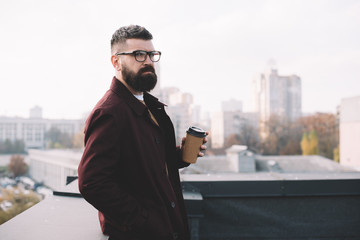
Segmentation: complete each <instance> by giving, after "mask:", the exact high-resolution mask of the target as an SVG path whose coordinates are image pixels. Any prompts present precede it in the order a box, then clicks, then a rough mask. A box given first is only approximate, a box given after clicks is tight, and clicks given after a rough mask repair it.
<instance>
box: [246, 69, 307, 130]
mask: <svg viewBox="0 0 360 240" xmlns="http://www.w3.org/2000/svg"><path fill="white" fill-rule="evenodd" d="M252 85H253V104H254V110H255V111H256V112H258V113H259V123H260V132H261V133H262V135H263V136H264V135H266V126H265V124H266V122H267V121H268V120H269V118H270V116H271V115H277V116H280V117H284V118H286V119H288V120H290V121H294V120H296V119H297V118H299V117H300V116H301V78H300V77H298V76H297V75H290V76H280V75H279V74H278V71H277V69H275V68H274V67H273V66H271V67H270V68H269V69H268V70H267V71H265V72H264V73H261V74H258V75H257V76H256V77H255V78H254V79H253V82H252Z"/></svg>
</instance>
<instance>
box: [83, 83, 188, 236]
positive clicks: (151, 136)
mask: <svg viewBox="0 0 360 240" xmlns="http://www.w3.org/2000/svg"><path fill="white" fill-rule="evenodd" d="M144 100H145V103H146V105H147V107H148V108H149V109H150V110H151V112H152V113H153V115H154V116H155V118H156V120H157V122H158V124H159V126H158V125H156V124H155V123H154V122H153V120H152V119H151V117H150V114H149V112H148V109H147V107H146V106H145V105H144V104H142V103H141V102H140V101H139V100H137V99H136V98H135V97H134V96H133V95H132V94H131V92H130V91H129V90H128V89H127V88H126V87H125V86H124V85H123V84H122V83H121V82H120V81H119V80H117V79H116V78H115V77H114V78H113V80H112V83H111V87H110V89H109V90H108V91H107V92H106V94H105V95H104V96H103V97H102V99H101V100H100V101H99V102H98V103H97V105H96V106H95V108H94V109H93V111H92V112H91V114H90V116H89V118H88V119H87V121H86V126H85V150H84V153H83V156H82V159H81V162H80V165H79V168H78V174H79V189H80V192H81V194H82V195H83V197H84V198H85V199H86V200H87V201H88V202H89V203H90V204H92V205H93V206H94V207H95V208H96V209H98V210H99V219H100V225H101V229H102V231H103V232H104V234H106V235H110V236H112V237H115V238H119V239H124V240H127V239H157V240H161V239H164V240H165V239H174V234H179V235H180V236H181V237H180V238H179V239H190V237H189V229H188V222H187V215H186V210H185V204H184V199H183V195H182V188H181V184H180V179H179V172H178V169H179V168H182V167H185V166H188V164H186V163H184V162H183V161H181V152H180V149H179V147H176V143H175V134H174V127H173V125H172V123H171V120H170V118H169V117H168V115H167V114H166V113H165V110H164V104H162V103H160V102H159V101H158V99H157V98H155V97H153V96H152V95H150V94H148V93H144ZM165 163H166V164H165ZM166 166H167V168H168V174H167V171H166Z"/></svg>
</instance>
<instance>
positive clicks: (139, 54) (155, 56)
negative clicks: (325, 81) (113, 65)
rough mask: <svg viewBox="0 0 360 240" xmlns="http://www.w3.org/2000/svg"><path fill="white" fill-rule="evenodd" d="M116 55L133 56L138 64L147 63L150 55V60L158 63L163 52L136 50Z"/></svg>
mask: <svg viewBox="0 0 360 240" xmlns="http://www.w3.org/2000/svg"><path fill="white" fill-rule="evenodd" d="M115 55H117V56H119V55H133V56H134V57H135V60H136V61H138V62H145V60H146V57H147V55H149V57H150V60H151V61H152V62H158V61H159V60H160V56H161V52H160V51H150V52H147V51H143V50H136V51H133V52H130V53H124V52H123V53H116V54H115Z"/></svg>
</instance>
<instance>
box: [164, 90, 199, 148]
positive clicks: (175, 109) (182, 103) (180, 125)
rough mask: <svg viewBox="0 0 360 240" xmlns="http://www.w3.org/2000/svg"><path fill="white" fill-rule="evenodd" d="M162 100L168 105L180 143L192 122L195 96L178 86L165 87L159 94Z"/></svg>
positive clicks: (177, 141)
mask: <svg viewBox="0 0 360 240" xmlns="http://www.w3.org/2000/svg"><path fill="white" fill-rule="evenodd" d="M158 97H159V99H160V101H162V102H164V103H165V104H167V105H168V107H167V108H166V112H167V113H168V115H169V117H170V119H171V121H172V123H173V125H174V129H175V136H176V143H177V144H180V143H181V139H182V137H185V135H186V130H187V129H188V128H189V126H190V125H191V124H192V123H193V122H192V107H193V106H192V103H193V97H192V95H191V94H190V93H182V92H181V91H180V90H179V89H178V88H175V87H169V88H163V89H161V91H160V94H159V96H158Z"/></svg>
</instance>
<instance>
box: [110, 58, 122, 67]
mask: <svg viewBox="0 0 360 240" xmlns="http://www.w3.org/2000/svg"><path fill="white" fill-rule="evenodd" d="M111 63H112V65H113V67H114V68H115V70H116V71H121V60H120V57H119V56H116V55H112V56H111Z"/></svg>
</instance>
